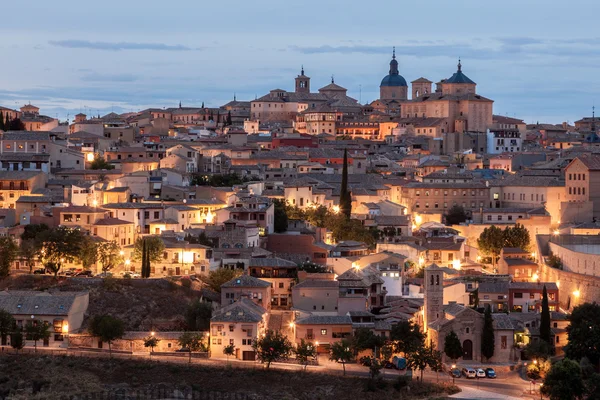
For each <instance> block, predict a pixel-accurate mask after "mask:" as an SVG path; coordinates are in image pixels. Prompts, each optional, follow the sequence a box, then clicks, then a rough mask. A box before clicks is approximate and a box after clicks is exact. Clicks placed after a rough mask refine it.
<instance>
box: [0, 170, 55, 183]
mask: <svg viewBox="0 0 600 400" xmlns="http://www.w3.org/2000/svg"><path fill="white" fill-rule="evenodd" d="M42 174H44V173H43V172H40V171H0V179H1V180H3V181H24V180H28V179H32V178H35V177H36V176H38V175H42ZM44 175H45V174H44Z"/></svg>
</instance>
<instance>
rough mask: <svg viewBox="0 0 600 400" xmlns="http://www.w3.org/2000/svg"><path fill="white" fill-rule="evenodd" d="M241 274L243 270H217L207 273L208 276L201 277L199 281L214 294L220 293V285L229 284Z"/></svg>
mask: <svg viewBox="0 0 600 400" xmlns="http://www.w3.org/2000/svg"><path fill="white" fill-rule="evenodd" d="M242 272H243V269H240V268H236V269H229V268H217V269H216V270H214V271H209V273H208V275H201V276H200V280H201V281H202V282H204V284H206V286H208V288H209V289H210V290H212V291H214V292H217V293H221V285H223V284H224V283H225V282H229V281H230V280H232V279H233V278H237V277H238V276H240V275H241V274H242Z"/></svg>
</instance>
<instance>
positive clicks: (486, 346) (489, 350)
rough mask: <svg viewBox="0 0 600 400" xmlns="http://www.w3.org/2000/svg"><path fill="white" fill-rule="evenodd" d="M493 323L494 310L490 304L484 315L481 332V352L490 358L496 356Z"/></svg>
mask: <svg viewBox="0 0 600 400" xmlns="http://www.w3.org/2000/svg"><path fill="white" fill-rule="evenodd" d="M493 323H494V320H493V318H492V310H491V308H490V306H489V304H488V305H487V307H486V308H485V314H484V316H483V332H482V334H481V354H482V355H483V356H484V357H485V358H486V359H488V360H489V359H490V358H492V357H493V356H494V349H495V344H494V325H493Z"/></svg>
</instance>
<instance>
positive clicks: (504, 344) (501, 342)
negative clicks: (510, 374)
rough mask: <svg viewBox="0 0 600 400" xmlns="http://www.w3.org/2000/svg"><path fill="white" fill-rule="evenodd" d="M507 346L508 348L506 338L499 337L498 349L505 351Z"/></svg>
mask: <svg viewBox="0 0 600 400" xmlns="http://www.w3.org/2000/svg"><path fill="white" fill-rule="evenodd" d="M507 346H508V337H507V336H500V348H501V349H506V347H507Z"/></svg>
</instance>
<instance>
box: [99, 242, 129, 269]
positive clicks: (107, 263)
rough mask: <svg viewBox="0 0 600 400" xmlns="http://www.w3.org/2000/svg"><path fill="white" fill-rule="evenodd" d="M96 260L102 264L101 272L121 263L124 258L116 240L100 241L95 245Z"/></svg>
mask: <svg viewBox="0 0 600 400" xmlns="http://www.w3.org/2000/svg"><path fill="white" fill-rule="evenodd" d="M96 248H97V252H98V253H97V254H98V261H99V262H100V264H101V265H102V272H107V271H110V270H112V269H113V268H115V267H116V266H117V265H119V264H122V263H123V262H124V261H125V260H124V258H123V255H121V249H120V248H119V245H118V244H117V242H116V241H114V240H113V241H110V242H102V243H99V244H98V245H97V247H96Z"/></svg>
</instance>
